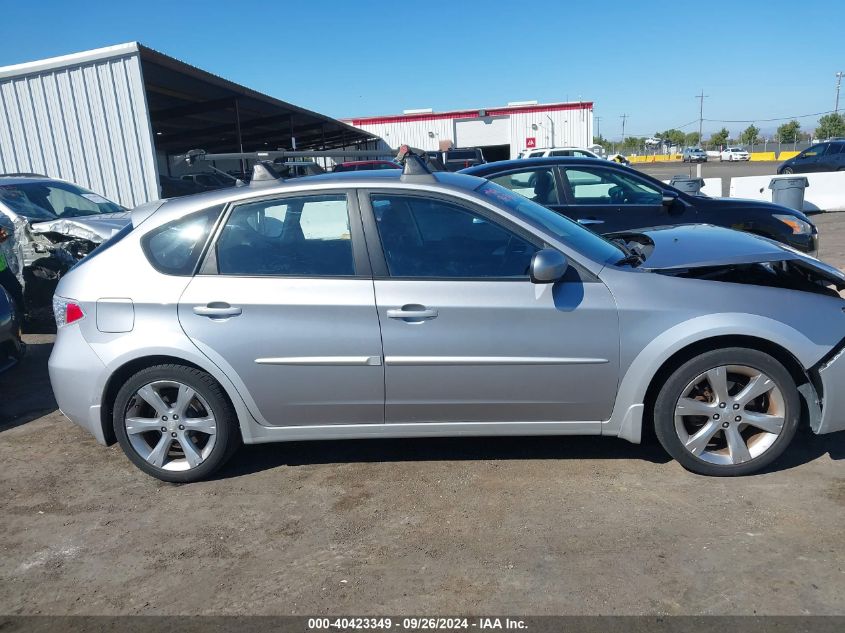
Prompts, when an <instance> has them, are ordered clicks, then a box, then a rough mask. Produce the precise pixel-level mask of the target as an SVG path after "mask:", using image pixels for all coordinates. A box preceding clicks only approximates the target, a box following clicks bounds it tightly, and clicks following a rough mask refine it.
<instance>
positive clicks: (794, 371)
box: [642, 334, 816, 434]
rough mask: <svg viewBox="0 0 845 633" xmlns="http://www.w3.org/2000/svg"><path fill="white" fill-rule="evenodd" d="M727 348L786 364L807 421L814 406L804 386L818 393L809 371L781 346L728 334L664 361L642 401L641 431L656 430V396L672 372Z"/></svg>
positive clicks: (679, 351)
mask: <svg viewBox="0 0 845 633" xmlns="http://www.w3.org/2000/svg"><path fill="white" fill-rule="evenodd" d="M727 347H744V348H748V349H753V350H757V351H758V352H763V353H765V354H768V355H769V356H771V357H772V358H774V359H775V360H777V361H778V362H779V363H780V364H781V365H783V366H784V367H785V368H786V370H787V371H788V372H789V374H790V376H792V379H793V380H794V381H795V385H796V386H797V387H798V388H799V389H798V391H799V394H800V395H801V400H802V422H803V421H806V420H807V415H808V413H809V409H810V408H811V407H812V405H813V403H810V402H807V400H808V393H807V391H806V389H802V385H810V386H811V387H812V389H813V393H815V391H816V386H815V383H814V382H813V380H812V378H811V376H810V374H809V372H808V371H807V370H806V369H805V368H804V366H803V365H802V364H801V362H800V361H799V360H798V359H797V358H796V357H795V355H794V354H792V352H790V351H789V350H788V349H786V348H785V347H783V346H782V345H779V344H778V343H775V342H773V341H770V340H767V339H764V338H760V337H758V336H752V335H747V334H728V335H720V336H713V337H709V338H704V339H701V340H698V341H695V342H693V343H690V344H689V345H687V346H685V347H682V348H681V349H679V350H677V351H676V352H675V353H673V354H672V355H671V356H669V358H667V359H666V360H665V361H663V363H662V364H661V365H660V367H659V368H658V370H657V371H656V372H655V374H654V376H652V378H651V381H650V382H649V385H648V388H647V389H646V392H645V398H644V400H643V404H644V409H643V420H642V425H643V429H642V431H643V432H645V433H648V434H650V433H651V432H652V431H653V428H654V420H653V414H654V404H655V401H656V400H657V394H658V392H659V391H660V387H661V386H663V384H664V383H665V382H666V379H668V378H669V376H670V375H671V374H672V372H674V371H675V370H676V369H677V368H678V367H680V366H681V365H683V364H684V363H686V362H687V361H688V360H691V359H693V358H695V357H696V356H698V355H699V354H702V353H704V352H707V351H710V350H713V349H719V348H727Z"/></svg>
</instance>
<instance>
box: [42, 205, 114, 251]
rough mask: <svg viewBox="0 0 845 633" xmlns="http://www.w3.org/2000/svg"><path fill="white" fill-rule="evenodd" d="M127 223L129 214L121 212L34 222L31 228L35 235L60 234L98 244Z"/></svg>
mask: <svg viewBox="0 0 845 633" xmlns="http://www.w3.org/2000/svg"><path fill="white" fill-rule="evenodd" d="M129 222H130V212H129V211H122V212H119V213H103V214H99V215H86V216H82V217H76V218H57V219H55V220H46V221H44V222H34V223H33V224H32V225H31V226H32V230H33V232H35V233H61V234H62V235H67V236H69V237H77V238H81V239H85V240H90V241H92V242H95V243H97V244H99V243H100V242H105V241H106V240H107V239H109V238H110V237H111V236H112V235H114V234H115V233H117V232H118V231H119V230H120V229H122V228H123V227H124V226H126V225H127V224H128V223H129Z"/></svg>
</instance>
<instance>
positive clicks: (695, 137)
mask: <svg viewBox="0 0 845 633" xmlns="http://www.w3.org/2000/svg"><path fill="white" fill-rule="evenodd" d="M700 143H701V134H699V133H698V132H690V133H689V134H687V135H686V136H684V145H686V146H687V147H697V146H698V145H699V144H700Z"/></svg>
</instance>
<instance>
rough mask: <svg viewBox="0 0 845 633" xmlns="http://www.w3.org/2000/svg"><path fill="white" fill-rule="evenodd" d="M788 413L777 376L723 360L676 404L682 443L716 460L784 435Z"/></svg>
mask: <svg viewBox="0 0 845 633" xmlns="http://www.w3.org/2000/svg"><path fill="white" fill-rule="evenodd" d="M785 419H786V404H785V400H784V397H783V394H782V393H781V390H780V388H779V387H778V386H777V384H776V383H775V381H774V380H772V379H771V378H770V377H769V376H767V375H766V374H765V373H763V372H762V371H759V370H757V369H754V368H752V367H748V366H745V365H722V366H719V367H715V368H713V369H710V370H708V371H706V372H704V373H702V374H699V375H698V376H697V377H696V378H695V379H693V380H692V381H690V382H689V384H687V386H686V387H685V388H684V390H683V391H682V392H681V397H680V398H679V399H678V401H677V404H676V405H675V431H676V432H677V434H678V438H679V439H680V440H681V444H682V445H683V446H684V448H685V449H686V450H687V451H689V452H690V453H692V454H693V455H695V456H696V457H698V458H699V459H701V460H703V461H705V462H709V463H711V464H718V465H731V464H741V463H744V462H748V461H751V460H752V459H755V458H757V457H760V456H761V455H763V454H764V453H765V452H766V451H767V450H769V449H770V448H771V447H772V445H773V444H774V443H775V441H776V440H777V439H778V437H779V436H780V434H781V432H782V431H783V427H784V420H785Z"/></svg>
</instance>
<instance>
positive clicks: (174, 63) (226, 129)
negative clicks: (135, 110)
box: [137, 44, 379, 156]
mask: <svg viewBox="0 0 845 633" xmlns="http://www.w3.org/2000/svg"><path fill="white" fill-rule="evenodd" d="M137 46H138V51H139V53H140V59H141V68H142V72H143V78H144V90H145V92H146V97H147V104H148V108H149V116H150V123H151V124H152V131H153V138H154V142H155V146H156V149H157V150H159V151H161V152H164V153H165V154H168V155H171V156H172V155H178V154H183V153H185V152H187V151H188V150H191V149H204V150H206V151H208V152H218V153H220V152H250V151H260V150H275V149H294V140H293V139H295V142H296V147H295V148H296V149H300V150H306V149H327V150H328V149H335V148H341V147H354V146H358V147H360V148H361V149H365V148H367V147H372V148H375V143H377V142H378V141H379V138H378V137H376V136H374V135H372V134H370V133H367V132H364V131H363V130H360V129H358V128H355V127H352V126H351V125H347V124H345V123H342V122H341V121H338V120H336V119H332V118H331V117H327V116H324V115H322V114H318V113H316V112H312V111H310V110H306V109H305V108H300V107H298V106H295V105H292V104H290V103H286V102H284V101H281V100H279V99H276V98H274V97H270V96H268V95H265V94H262V93H260V92H257V91H255V90H251V89H249V88H246V87H245V86H241V85H239V84H236V83H233V82H231V81H228V80H226V79H223V78H222V77H218V76H216V75H213V74H211V73H209V72H206V71H204V70H201V69H199V68H196V67H195V66H191V65H190V64H186V63H184V62H181V61H179V60H177V59H174V58H173V57H170V56H168V55H164V54H162V53H159V52H157V51H154V50H152V49H150V48H147V47H145V46H143V45H141V44H138V45H137ZM368 142H370V143H369V145H367V143H368Z"/></svg>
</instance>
